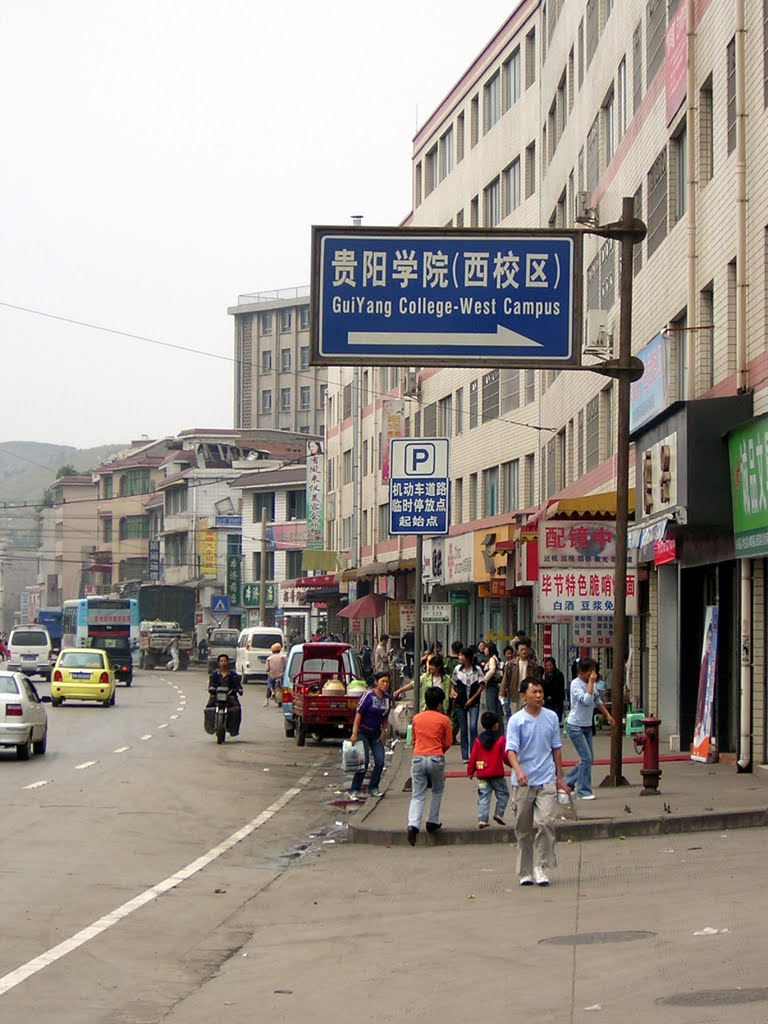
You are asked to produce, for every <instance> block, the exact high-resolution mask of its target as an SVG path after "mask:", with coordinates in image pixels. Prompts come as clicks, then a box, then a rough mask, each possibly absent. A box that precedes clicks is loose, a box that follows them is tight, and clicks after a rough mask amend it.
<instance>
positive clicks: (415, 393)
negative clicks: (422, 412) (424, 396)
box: [403, 370, 421, 398]
mask: <svg viewBox="0 0 768 1024" xmlns="http://www.w3.org/2000/svg"><path fill="white" fill-rule="evenodd" d="M403 398H421V374H420V373H419V371H418V370H406V371H405V380H404V381H403Z"/></svg>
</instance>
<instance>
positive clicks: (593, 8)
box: [587, 0, 600, 67]
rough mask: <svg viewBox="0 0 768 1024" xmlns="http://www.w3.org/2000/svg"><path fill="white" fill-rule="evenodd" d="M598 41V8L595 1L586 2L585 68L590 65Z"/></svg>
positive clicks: (588, 0)
mask: <svg viewBox="0 0 768 1024" xmlns="http://www.w3.org/2000/svg"><path fill="white" fill-rule="evenodd" d="M599 41H600V8H599V5H598V2H597V0H587V67H589V65H590V64H591V63H592V58H593V57H594V55H595V50H596V49H597V44H598V42H599Z"/></svg>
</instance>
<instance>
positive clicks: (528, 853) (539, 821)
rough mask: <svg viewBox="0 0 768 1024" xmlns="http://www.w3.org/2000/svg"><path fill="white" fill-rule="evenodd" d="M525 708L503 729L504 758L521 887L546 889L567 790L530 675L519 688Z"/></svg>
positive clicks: (556, 738)
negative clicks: (508, 771)
mask: <svg viewBox="0 0 768 1024" xmlns="http://www.w3.org/2000/svg"><path fill="white" fill-rule="evenodd" d="M520 693H521V695H522V698H523V707H522V709H521V710H520V711H517V712H516V713H515V714H514V715H512V717H511V718H510V720H509V725H508V726H507V741H506V748H507V760H508V761H509V764H510V767H511V768H512V791H513V794H514V796H513V804H514V812H515V839H516V840H517V875H518V878H519V881H520V885H533V884H534V883H535V884H536V885H549V875H548V874H547V871H548V870H549V869H550V868H554V867H557V858H556V856H555V811H556V810H557V792H558V790H560V791H561V792H563V793H568V792H570V790H569V789H568V786H567V785H566V783H565V781H564V779H563V760H562V753H561V747H562V741H561V739H560V725H559V723H558V721H557V715H556V714H555V713H554V711H549V710H547V708H545V707H544V687H543V686H542V684H541V682H540V681H539V680H538V679H533V678H531V677H529V678H528V679H524V680H523V681H522V683H521V684H520Z"/></svg>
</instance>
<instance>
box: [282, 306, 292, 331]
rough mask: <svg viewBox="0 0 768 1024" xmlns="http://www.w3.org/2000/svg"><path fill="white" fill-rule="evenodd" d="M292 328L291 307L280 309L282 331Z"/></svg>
mask: <svg viewBox="0 0 768 1024" xmlns="http://www.w3.org/2000/svg"><path fill="white" fill-rule="evenodd" d="M290 329H291V311H290V309H281V310H280V333H281V334H285V332H286V331H290Z"/></svg>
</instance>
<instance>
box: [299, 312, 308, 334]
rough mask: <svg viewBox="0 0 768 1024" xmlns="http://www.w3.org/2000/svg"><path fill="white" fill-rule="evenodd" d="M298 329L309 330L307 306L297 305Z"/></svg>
mask: <svg viewBox="0 0 768 1024" xmlns="http://www.w3.org/2000/svg"><path fill="white" fill-rule="evenodd" d="M299 330H300V331H308V330H309V306H299Z"/></svg>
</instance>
